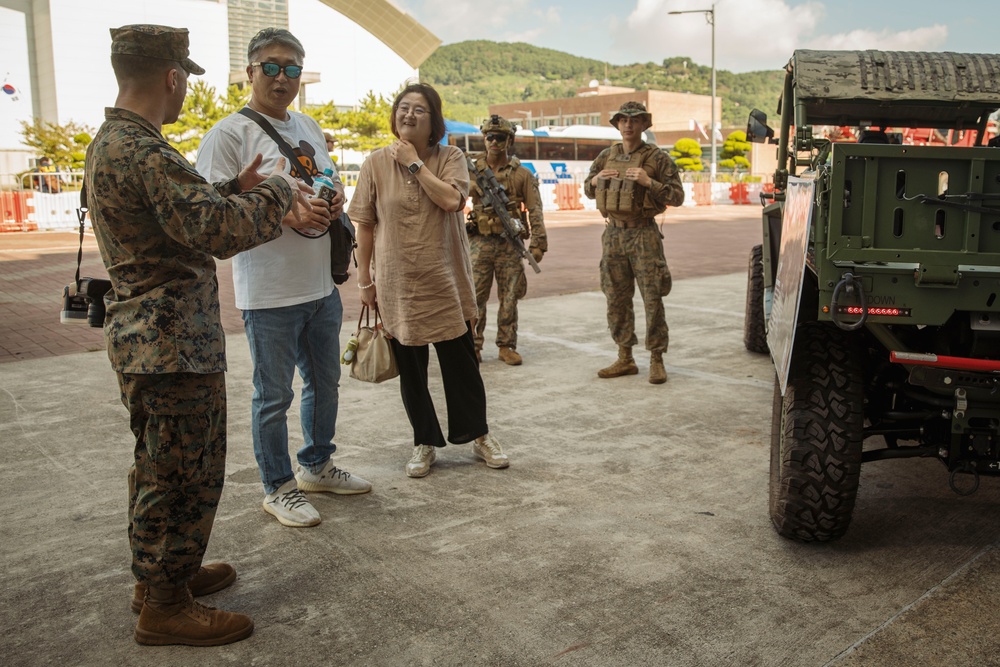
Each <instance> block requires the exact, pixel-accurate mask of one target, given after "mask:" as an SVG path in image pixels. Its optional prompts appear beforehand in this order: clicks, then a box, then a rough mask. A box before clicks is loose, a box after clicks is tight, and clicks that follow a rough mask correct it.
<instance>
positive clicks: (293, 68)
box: [250, 63, 302, 79]
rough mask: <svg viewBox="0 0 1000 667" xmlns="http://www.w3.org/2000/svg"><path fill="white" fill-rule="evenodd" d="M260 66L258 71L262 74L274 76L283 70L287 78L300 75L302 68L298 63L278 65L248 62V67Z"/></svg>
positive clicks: (294, 77) (295, 77)
mask: <svg viewBox="0 0 1000 667" xmlns="http://www.w3.org/2000/svg"><path fill="white" fill-rule="evenodd" d="M258 65H259V66H260V71H261V72H263V73H264V76H270V77H275V76H278V74H279V73H281V72H284V73H285V76H287V77H288V78H289V79H297V78H299V77H300V76H302V68H301V67H300V66H298V65H284V66H282V65H279V64H278V63H250V67H257V66H258Z"/></svg>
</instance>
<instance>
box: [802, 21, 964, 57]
mask: <svg viewBox="0 0 1000 667" xmlns="http://www.w3.org/2000/svg"><path fill="white" fill-rule="evenodd" d="M947 39H948V28H947V26H943V25H932V26H930V27H929V28H917V29H916V30H905V31H903V32H892V31H890V30H881V31H878V32H876V31H874V30H852V31H850V32H846V33H842V34H839V35H822V36H819V37H816V38H814V39H812V40H810V41H809V48H812V49H845V50H853V49H879V50H881V51H936V50H939V49H941V48H943V47H944V44H945V42H946V41H947Z"/></svg>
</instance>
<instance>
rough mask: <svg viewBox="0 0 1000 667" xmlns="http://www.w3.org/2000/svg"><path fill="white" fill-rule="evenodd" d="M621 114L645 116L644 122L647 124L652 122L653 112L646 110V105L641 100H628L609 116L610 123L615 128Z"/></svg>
mask: <svg viewBox="0 0 1000 667" xmlns="http://www.w3.org/2000/svg"><path fill="white" fill-rule="evenodd" d="M623 116H629V117H635V116H645V117H646V123H647V124H649V125H652V124H653V114H651V113H649V112H648V111H646V105H645V104H643V103H642V102H635V101H630V102H626V103H625V104H623V105H621V107H620V108H619V109H618V111H617V113H615V115H614V116H612V117H611V124H612V125H614V126H615V127H616V128H617V127H618V121H619V120H621V119H622V117H623Z"/></svg>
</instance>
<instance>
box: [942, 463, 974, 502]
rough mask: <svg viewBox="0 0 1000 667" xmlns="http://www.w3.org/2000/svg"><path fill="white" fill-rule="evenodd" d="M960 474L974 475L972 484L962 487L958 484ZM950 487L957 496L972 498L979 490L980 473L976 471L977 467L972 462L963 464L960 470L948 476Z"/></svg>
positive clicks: (957, 469) (953, 471)
mask: <svg viewBox="0 0 1000 667" xmlns="http://www.w3.org/2000/svg"><path fill="white" fill-rule="evenodd" d="M960 473H970V474H971V475H972V483H971V484H965V485H960V484H959V483H958V475H959V474H960ZM948 486H949V487H951V490H952V491H954V492H955V493H956V494H957V495H960V496H971V495H972V494H973V493H975V492H976V491H978V490H979V471H977V470H976V465H975V464H974V463H973V462H972V461H966V462H965V463H962V464H961V465H960V466H959V467H958V468H955V469H954V470H952V471H951V474H950V475H948Z"/></svg>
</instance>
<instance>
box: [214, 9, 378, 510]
mask: <svg viewBox="0 0 1000 667" xmlns="http://www.w3.org/2000/svg"><path fill="white" fill-rule="evenodd" d="M247 55H248V62H249V65H248V66H247V75H248V76H249V77H250V85H251V88H252V93H251V97H250V102H249V103H248V104H247V106H248V107H249V108H250V109H251V110H253V111H255V112H257V113H258V114H260V115H261V116H262V117H263V119H264V120H266V121H267V122H268V123H269V124H270V125H271V126H272V127H273V128H274V129H275V130H276V131H277V133H278V134H279V135H280V136H281V137H282V138H283V139H284V140H285V141H286V142H287V143H288V144H289V146H290V147H291V149H292V151H293V152H294V154H295V157H296V158H298V165H297V166H298V168H299V169H300V173H301V172H305V173H308V174H309V175H310V177H315V176H317V175H319V174H321V173H323V170H325V169H332V170H333V173H334V177H333V180H334V182H335V184H336V189H337V196H336V197H335V198H334V199H333V200H332V202H330V203H327V202H326V201H324V200H323V199H319V198H314V199H310V200H309V204H310V208H309V209H303V210H301V213H302V215H301V217H302V219H303V220H304V221H306V223H305V225H304V226H303V225H299V227H298V228H294V229H293V230H292V232H289V233H285V234H283V235H282V236H281V237H280V238H278V239H275V240H274V241H270V242H268V243H265V244H264V245H261V246H258V247H256V248H254V249H253V250H249V251H247V252H242V253H240V254H238V255H236V257H235V258H234V259H233V283H234V285H235V288H236V307H237V308H239V309H240V310H242V311H243V323H244V326H245V330H246V335H247V340H248V341H249V342H250V356H251V358H252V359H253V385H254V394H253V402H252V419H253V423H252V429H253V447H254V455H255V456H256V457H257V465H258V467H259V468H260V477H261V481H262V482H263V484H264V493H265V497H264V503H263V506H264V510H265V511H266V512H268V513H269V514H272V515H273V516H274V517H276V518H277V519H278V521H280V522H281V523H282V524H284V525H286V526H293V527H303V526H315V525H316V524H318V523H319V522H320V515H319V512H317V511H316V509H315V508H314V507H313V506H312V504H311V503H310V502H309V501H308V500H307V499H306V497H305V495H304V494H303V491H326V492H330V493H337V494H353V493H365V492H367V491H370V490H371V484H370V483H368V482H367V481H365V480H363V479H361V478H360V477H357V476H354V475H351V474H350V473H348V472H346V471H344V470H341V469H340V468H338V467H337V466H335V465H334V464H333V462H332V461H331V460H330V455H331V454H333V452H334V451H335V450H336V448H337V447H336V445H335V444H334V443H333V437H334V433H335V431H336V424H337V401H338V386H339V383H340V359H339V357H340V327H341V323H342V321H343V314H344V310H343V305H342V304H341V301H340V293H339V292H338V291H337V288H336V286H335V285H334V282H333V277H332V275H331V272H330V235H329V233H328V232H329V225H330V223H331V221H335V220H336V219H337V218H338V217H339V216H340V214H341V211H342V210H343V207H344V186H343V185H342V184H341V183H340V178H339V177H338V176H337V175H336V168H335V167H334V165H333V162H332V161H331V160H330V156H329V153H328V152H327V151H326V142H325V139H324V137H323V131H322V130H321V129H320V127H319V125H318V124H317V123H316V121H315V120H313V119H312V118H310V117H308V116H306V115H305V114H301V113H298V112H296V111H290V110H289V109H288V107H289V106H290V105H291V103H292V102H293V101H294V100H295V98H296V96H297V95H298V93H299V83H300V78H299V77H301V76H302V62H303V60H304V59H305V50H304V49H303V48H302V44H301V43H300V42H299V40H298V39H296V38H295V36H294V35H292V33H290V32H288V31H287V30H284V29H281V28H265V29H264V30H261V31H260V32H259V33H257V35H255V36H254V38H253V39H251V40H250V45H249V46H248V48H247ZM258 153H260V154H262V155H263V156H264V162H263V165H262V166H261V169H264V170H266V169H267V168H269V167H270V166H271V165H273V164H274V163H275V162H277V160H278V159H279V158H280V157H281V156H282V153H281V151H280V149H279V147H278V144H277V143H275V141H274V140H273V139H272V138H271V137H269V136H268V134H267V133H266V132H265V130H264V129H263V128H262V127H261V126H260V125H258V123H257V122H256V121H255V120H253V119H252V118H249V117H247V116H244V115H242V114H239V113H236V114H233V115H231V116H229V117H227V118H224V119H223V120H221V121H220V122H219V123H218V124H217V125H216V126H215V127H213V128H212V129H211V130H209V132H208V133H207V134H206V135H205V138H204V139H203V140H202V142H201V146H200V148H199V150H198V163H197V167H198V171H200V172H201V173H202V175H204V176H205V177H206V178H208V179H209V180H210V181H213V180H227V179H229V178H232V177H233V176H235V175H236V174H238V173H239V172H240V170H242V169H243V168H244V167H245V166H246V165H248V164H250V163H252V162H253V161H254V158H255V156H256V155H257V154H258ZM293 175H295V172H294V171H293ZM293 232H294V233H293ZM296 367H298V369H299V373H300V374H301V376H302V381H303V382H302V395H301V408H300V413H301V414H300V417H301V422H302V435H303V438H304V440H305V442H304V444H303V446H302V448H301V449H300V450H299V451H298V453H297V458H298V463H299V469H298V472H297V473H295V474H293V472H292V465H291V458H290V456H289V453H288V427H287V421H286V417H285V414H286V412H287V410H288V407H289V406H290V405H291V403H292V398H293V397H294V394H293V391H292V380H293V378H294V375H295V368H296Z"/></svg>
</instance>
